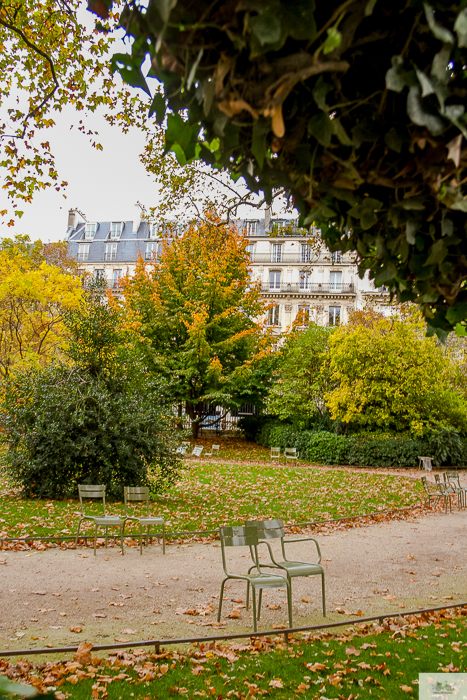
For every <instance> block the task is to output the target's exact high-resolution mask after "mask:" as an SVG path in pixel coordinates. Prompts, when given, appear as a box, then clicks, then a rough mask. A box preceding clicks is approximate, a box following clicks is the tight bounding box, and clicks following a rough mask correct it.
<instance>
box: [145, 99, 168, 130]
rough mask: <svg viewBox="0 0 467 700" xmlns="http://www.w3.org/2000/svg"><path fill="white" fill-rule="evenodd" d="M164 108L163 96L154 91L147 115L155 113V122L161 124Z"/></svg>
mask: <svg viewBox="0 0 467 700" xmlns="http://www.w3.org/2000/svg"><path fill="white" fill-rule="evenodd" d="M165 109H166V104H165V99H164V96H163V95H162V94H161V93H160V92H156V94H155V95H154V99H153V101H152V102H151V107H150V109H149V114H148V117H152V115H153V114H155V115H156V122H157V123H158V124H162V122H163V121H164V117H165Z"/></svg>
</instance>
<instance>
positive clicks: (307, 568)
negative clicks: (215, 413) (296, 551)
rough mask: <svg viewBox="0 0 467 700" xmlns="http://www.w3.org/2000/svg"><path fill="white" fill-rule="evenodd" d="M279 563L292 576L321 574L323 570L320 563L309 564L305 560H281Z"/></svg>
mask: <svg viewBox="0 0 467 700" xmlns="http://www.w3.org/2000/svg"><path fill="white" fill-rule="evenodd" d="M279 563H280V565H281V567H282V568H284V569H285V570H286V571H287V572H288V574H289V575H290V576H313V574H320V573H321V572H322V570H323V569H322V568H321V566H320V565H319V564H307V563H306V562H304V561H281V562H279Z"/></svg>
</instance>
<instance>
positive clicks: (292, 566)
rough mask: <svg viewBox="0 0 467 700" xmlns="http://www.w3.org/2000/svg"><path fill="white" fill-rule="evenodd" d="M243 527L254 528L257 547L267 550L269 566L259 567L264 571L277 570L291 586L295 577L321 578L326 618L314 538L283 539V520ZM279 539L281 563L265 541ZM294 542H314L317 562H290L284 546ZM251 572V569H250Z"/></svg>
mask: <svg viewBox="0 0 467 700" xmlns="http://www.w3.org/2000/svg"><path fill="white" fill-rule="evenodd" d="M245 527H255V528H256V531H257V533H258V545H261V544H265V545H266V546H267V548H268V550H269V556H270V557H271V563H270V564H262V565H261V566H262V567H263V568H265V569H267V568H269V569H278V570H279V571H283V572H284V574H285V575H286V577H287V578H288V580H289V581H290V584H291V585H292V581H291V579H292V578H294V577H295V576H321V596H322V604H323V617H326V591H325V581H324V569H323V567H322V566H320V563H321V550H320V548H319V544H318V542H317V540H315V539H314V537H300V538H298V539H294V540H286V539H285V529H284V521H283V520H246V521H245ZM274 539H280V541H281V550H282V557H283V560H282V561H277V560H276V559H275V558H274V553H273V551H272V548H271V545H270V544H269V542H267V541H266V540H274ZM295 542H314V543H315V545H316V549H317V553H318V561H317V562H303V561H292V560H290V559H288V558H287V555H286V552H285V545H286V544H294V543H295ZM252 559H253V561H254V562H258V551H257V547H256V548H255V552H254V553H253V552H252ZM250 571H251V569H250ZM247 608H248V595H247Z"/></svg>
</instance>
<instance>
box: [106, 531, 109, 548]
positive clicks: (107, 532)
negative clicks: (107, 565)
mask: <svg viewBox="0 0 467 700" xmlns="http://www.w3.org/2000/svg"><path fill="white" fill-rule="evenodd" d="M108 534H109V528H108V527H106V528H105V548H106V549H107V536H108Z"/></svg>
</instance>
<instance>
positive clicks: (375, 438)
mask: <svg viewBox="0 0 467 700" xmlns="http://www.w3.org/2000/svg"><path fill="white" fill-rule="evenodd" d="M454 432H455V431H454ZM440 433H441V431H439V432H438V433H436V434H435V435H432V436H431V438H429V439H428V438H424V439H413V438H410V437H404V436H402V437H397V436H393V435H385V434H378V433H374V434H371V433H370V434H365V435H358V434H356V435H336V434H335V433H329V432H327V431H311V430H304V431H302V432H297V431H294V430H293V428H292V426H290V425H284V424H281V423H278V422H275V423H269V424H267V425H265V426H264V428H263V430H262V431H261V434H260V439H261V442H260V440H259V439H258V442H260V444H262V445H264V446H266V447H270V446H274V447H281V448H282V449H283V448H284V447H296V448H297V450H298V452H299V453H300V457H301V458H302V459H304V460H306V461H308V462H312V463H314V464H329V465H333V464H336V465H337V464H345V465H351V466H358V467H383V468H384V467H385V468H389V467H411V468H416V467H417V466H418V457H419V455H424V456H433V458H434V459H433V463H434V464H435V465H438V466H441V465H443V464H444V465H450V466H462V465H464V464H466V463H467V440H461V439H460V437H459V434H458V433H455V435H454V434H452V435H449V436H444V437H443V435H444V434H443V435H441V434H440ZM448 438H449V439H448Z"/></svg>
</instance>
